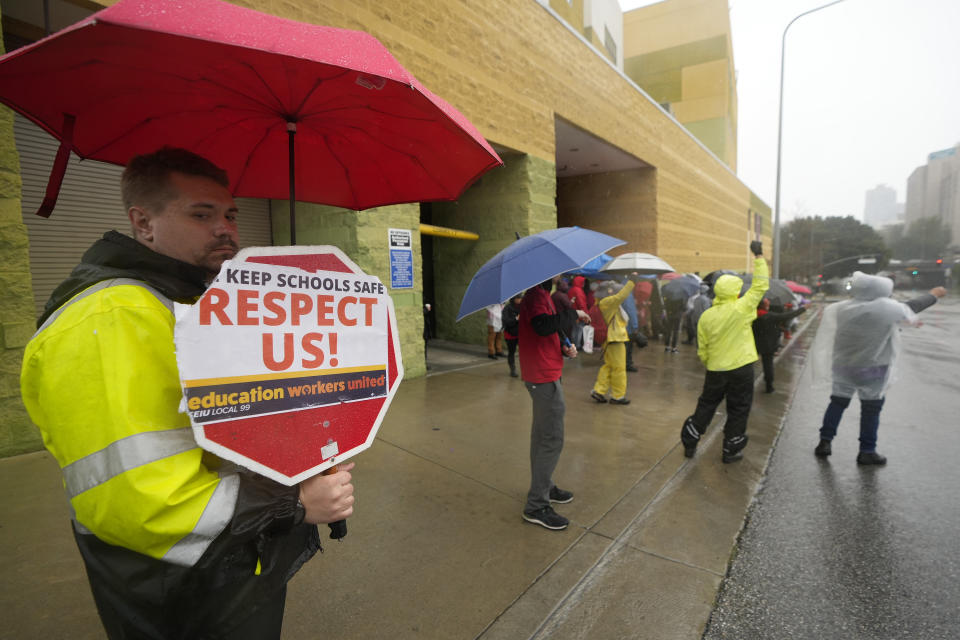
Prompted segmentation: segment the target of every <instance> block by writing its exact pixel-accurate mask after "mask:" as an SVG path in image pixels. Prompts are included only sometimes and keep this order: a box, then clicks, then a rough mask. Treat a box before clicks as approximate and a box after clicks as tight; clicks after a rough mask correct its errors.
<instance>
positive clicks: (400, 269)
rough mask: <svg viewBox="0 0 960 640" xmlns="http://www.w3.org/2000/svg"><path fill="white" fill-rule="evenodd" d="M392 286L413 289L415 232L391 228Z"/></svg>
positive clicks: (392, 287) (393, 287) (389, 232)
mask: <svg viewBox="0 0 960 640" xmlns="http://www.w3.org/2000/svg"><path fill="white" fill-rule="evenodd" d="M388 234H389V238H390V288H391V289H413V232H412V231H410V230H409V229H389V230H388Z"/></svg>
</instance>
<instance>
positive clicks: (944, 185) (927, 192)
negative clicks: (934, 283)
mask: <svg viewBox="0 0 960 640" xmlns="http://www.w3.org/2000/svg"><path fill="white" fill-rule="evenodd" d="M934 216H936V217H938V218H940V219H941V220H943V221H944V222H946V223H947V224H948V225H950V230H951V239H950V244H951V245H954V246H960V143H958V144H957V145H955V146H953V147H950V148H949V149H943V150H941V151H934V152H933V153H931V154H930V155H929V156H927V164H925V165H924V166H922V167H917V168H916V169H914V171H913V173H911V174H910V177H909V178H908V179H907V203H906V212H905V218H906V220H905V221H906V224H907V227H909V226H910V225H911V224H912V223H914V222H916V221H917V220H920V219H921V218H930V217H934Z"/></svg>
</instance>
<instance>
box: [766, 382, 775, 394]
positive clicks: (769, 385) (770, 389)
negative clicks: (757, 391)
mask: <svg viewBox="0 0 960 640" xmlns="http://www.w3.org/2000/svg"><path fill="white" fill-rule="evenodd" d="M774 391H776V389H774V388H773V385H772V384H768V385H767V388H766V389H765V390H764V393H773V392H774Z"/></svg>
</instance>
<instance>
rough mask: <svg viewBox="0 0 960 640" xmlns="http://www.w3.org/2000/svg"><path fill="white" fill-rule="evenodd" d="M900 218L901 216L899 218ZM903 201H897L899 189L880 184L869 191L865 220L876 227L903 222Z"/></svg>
mask: <svg viewBox="0 0 960 640" xmlns="http://www.w3.org/2000/svg"><path fill="white" fill-rule="evenodd" d="M898 218H901V219H899V220H898ZM902 218H903V203H898V202H897V190H896V189H894V188H892V187H888V186H887V185H885V184H880V185H877V186H876V187H874V188H873V189H870V190H869V191H867V197H866V204H865V205H864V207H863V222H864V224H867V225H870V226H871V227H873V228H874V229H880V228H881V227H885V226H887V225H890V224H896V223H897V222H903V220H902Z"/></svg>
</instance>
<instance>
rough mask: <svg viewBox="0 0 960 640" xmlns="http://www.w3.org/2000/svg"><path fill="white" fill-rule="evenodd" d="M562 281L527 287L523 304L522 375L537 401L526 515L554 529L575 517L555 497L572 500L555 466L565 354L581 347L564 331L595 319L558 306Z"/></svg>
mask: <svg viewBox="0 0 960 640" xmlns="http://www.w3.org/2000/svg"><path fill="white" fill-rule="evenodd" d="M557 280H559V277H556V278H554V279H553V280H547V281H546V282H542V283H540V284H539V285H537V286H535V287H531V288H530V289H528V290H527V292H526V294H524V296H523V302H521V303H520V330H519V336H518V338H519V340H518V342H519V345H518V346H519V347H520V374H521V376H522V377H523V382H524V385H525V386H526V387H527V392H528V393H529V394H530V398H531V399H532V400H533V425H532V427H531V433H530V476H531V478H530V490H529V492H528V493H527V503H526V506H525V507H524V509H523V519H524V520H526V521H527V522H532V523H534V524H539V525H540V526H542V527H546V528H547V529H551V530H554V531H557V530H560V529H565V528H566V527H567V525H568V524H570V521H569V520H568V519H567V518H565V517H563V516H562V515H560V514H559V513H557V512H556V511H554V510H553V507H551V506H550V503H551V502H556V503H567V502H570V501H571V500H573V493H572V492H570V491H564V490H563V489H560V488H559V487H557V486H556V485H555V484H554V483H553V471H554V469H556V467H557V462H558V461H559V459H560V453H561V451H563V415H564V412H565V410H566V406H565V405H564V401H563V387H561V386H560V377H561V376H562V375H563V358H564V356H566V357H568V358H575V357H577V348H576V346H574V345H573V343H572V342H570V339H569V337H568V336H567V335H566V334H565V333H564V332H563V329H562V327H563V326H569V325H570V324H571V323H575V322H576V321H577V319H580V320H582V321H584V322H589V321H590V316H588V315H587V314H586V313H584V312H583V311H576V310H574V309H567V310H564V311H558V310H557V308H556V307H555V306H554V304H553V300H552V299H551V298H550V289H551V288H552V286H553V283H555V282H556V281H557Z"/></svg>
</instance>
